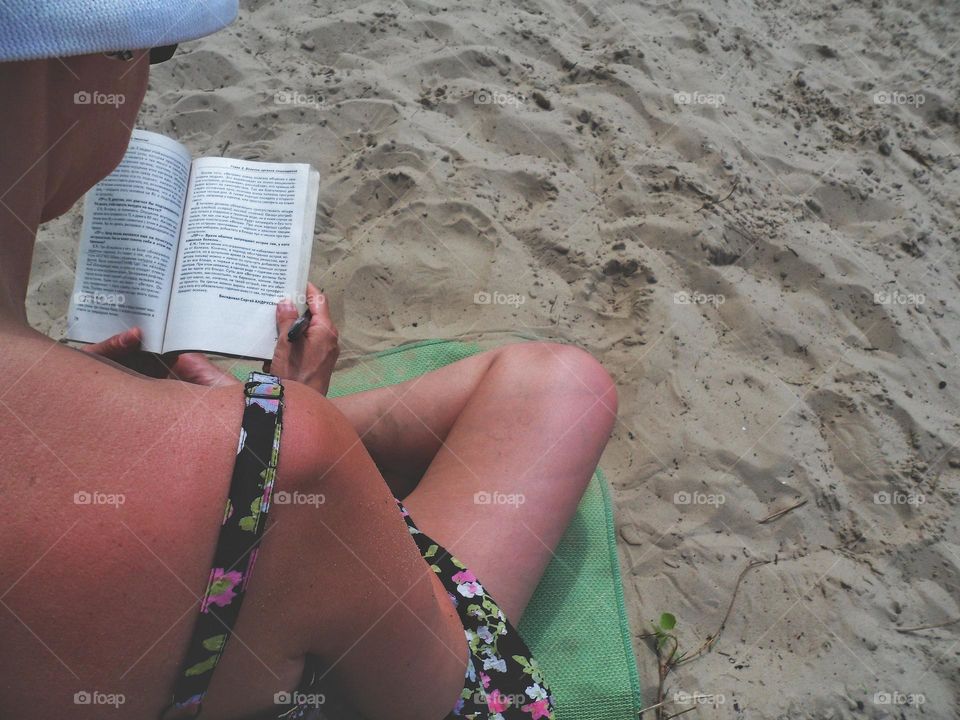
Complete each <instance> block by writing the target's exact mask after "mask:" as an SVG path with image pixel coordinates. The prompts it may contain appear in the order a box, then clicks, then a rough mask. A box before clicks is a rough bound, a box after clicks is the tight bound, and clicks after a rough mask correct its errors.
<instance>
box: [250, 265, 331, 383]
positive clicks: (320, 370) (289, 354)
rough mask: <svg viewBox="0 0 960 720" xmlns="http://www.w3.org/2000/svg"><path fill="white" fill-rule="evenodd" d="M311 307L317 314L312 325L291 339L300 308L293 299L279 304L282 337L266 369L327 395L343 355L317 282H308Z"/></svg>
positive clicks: (278, 316)
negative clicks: (332, 377)
mask: <svg viewBox="0 0 960 720" xmlns="http://www.w3.org/2000/svg"><path fill="white" fill-rule="evenodd" d="M307 307H308V308H310V313H311V315H312V316H313V317H311V318H310V324H309V325H307V328H306V331H305V332H304V333H303V334H302V335H301V336H300V337H299V338H297V339H296V340H294V341H292V342H291V341H290V340H288V339H287V332H288V331H289V330H290V326H291V325H293V323H294V321H296V319H297V317H299V316H298V314H297V308H296V306H294V304H293V303H292V302H290V301H289V300H284V301H283V302H281V303H279V304H278V305H277V328H278V329H279V331H280V339H279V340H277V347H276V349H275V350H274V351H273V360H272V361H271V362H270V366H269V368H267V367H266V365H265V366H264V371H265V372H267V371H268V372H271V373H273V374H274V375H277V376H278V377H280V378H282V379H286V380H296V381H297V382H302V383H303V384H305V385H309V386H310V387H312V388H313V389H314V390H316V391H317V392H319V393H320V394H321V395H326V394H327V390H329V389H330V376H331V375H333V368H334V366H335V365H336V364H337V357H338V356H339V355H340V345H339V333H338V332H337V328H336V326H335V325H334V324H333V321H332V320H331V319H330V308H329V306H328V304H327V299H326V297H324V296H323V294H322V293H321V292H320V291H319V290H317V288H316V286H315V285H314V284H313V283H307Z"/></svg>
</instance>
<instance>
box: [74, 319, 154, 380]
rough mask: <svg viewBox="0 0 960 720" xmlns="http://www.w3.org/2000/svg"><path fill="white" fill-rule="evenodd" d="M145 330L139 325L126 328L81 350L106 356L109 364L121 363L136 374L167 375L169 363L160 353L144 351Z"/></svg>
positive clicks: (120, 364) (125, 368) (121, 365)
mask: <svg viewBox="0 0 960 720" xmlns="http://www.w3.org/2000/svg"><path fill="white" fill-rule="evenodd" d="M142 344H143V331H142V330H141V329H140V328H138V327H133V328H130V329H129V330H124V331H123V332H122V333H117V334H116V335H114V336H113V337H110V338H107V339H106V340H104V341H103V342H98V343H93V344H91V345H85V346H84V347H82V348H81V350H82V351H83V352H85V353H88V354H90V355H95V356H97V357H100V358H105V359H106V360H108V361H110V362H109V363H108V364H116V365H119V366H120V367H121V368H122V369H124V370H126V371H128V372H131V373H133V374H136V375H146V376H147V377H152V378H165V377H167V373H168V369H167V365H166V364H165V363H164V361H163V360H161V358H160V356H159V355H155V354H153V353H148V352H144V351H143V350H142V349H141V346H142Z"/></svg>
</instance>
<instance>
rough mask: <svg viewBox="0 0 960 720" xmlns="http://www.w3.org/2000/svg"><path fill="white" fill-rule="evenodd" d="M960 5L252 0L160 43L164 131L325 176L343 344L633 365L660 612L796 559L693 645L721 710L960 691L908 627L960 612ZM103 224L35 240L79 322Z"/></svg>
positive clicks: (615, 369) (953, 655) (633, 574)
mask: <svg viewBox="0 0 960 720" xmlns="http://www.w3.org/2000/svg"><path fill="white" fill-rule="evenodd" d="M958 24H960V6H957V5H956V4H952V3H949V2H921V1H917V0H912V1H911V0H901V1H900V2H889V1H887V0H877V1H875V2H872V3H866V2H858V3H842V4H828V3H823V2H816V3H807V2H798V3H786V4H780V3H777V4H774V3H770V2H768V1H766V0H761V1H759V2H743V1H741V0H730V1H729V2H722V3H721V2H716V3H706V2H691V3H683V4H681V3H676V2H666V3H653V2H636V3H622V2H614V3H603V2H600V3H598V4H596V5H591V4H588V3H585V2H562V1H561V0H524V1H523V2H519V3H511V2H502V1H500V0H496V1H494V2H489V3H463V2H448V3H444V4H441V3H432V2H419V1H417V2H414V1H412V0H411V1H410V2H388V1H387V0H373V1H371V2H365V3H356V2H338V3H333V2H326V1H322V2H308V1H307V0H286V1H285V2H282V3H281V2H273V3H267V2H262V1H258V2H248V3H245V6H244V8H243V11H242V13H241V18H240V20H239V21H238V22H237V23H236V24H235V25H233V26H232V27H231V28H230V29H229V30H227V31H225V32H222V33H220V34H219V35H217V36H216V37H213V38H209V39H207V40H204V41H201V42H197V43H191V44H189V45H187V46H185V47H184V48H182V49H181V51H180V55H179V56H178V58H177V59H176V60H175V61H174V62H172V63H169V64H168V65H166V66H162V67H158V68H156V69H155V71H154V73H153V76H152V81H151V89H150V92H149V94H148V97H147V101H146V104H145V107H144V111H143V114H142V118H141V125H142V126H143V127H145V128H147V129H152V130H157V131H159V132H163V133H166V134H170V135H173V136H175V137H177V138H179V139H180V140H182V141H184V142H185V143H186V144H187V145H188V146H189V147H190V148H191V150H193V151H194V152H195V153H196V154H197V155H203V154H208V155H209V154H221V153H225V154H227V155H230V156H234V157H243V158H251V159H266V160H278V161H280V160H289V161H303V162H310V163H312V164H313V165H314V166H316V167H317V168H318V169H319V170H320V171H321V173H322V176H323V180H322V190H321V209H320V213H319V216H318V225H317V235H316V242H315V247H314V255H313V257H314V260H313V272H312V277H313V279H314V281H316V282H317V283H318V284H320V285H321V286H322V287H323V288H324V289H325V290H326V292H328V293H329V294H330V295H331V296H332V302H333V310H334V315H335V318H336V320H337V322H338V323H339V325H340V327H341V331H342V339H343V343H344V357H345V363H347V364H349V362H350V358H353V357H356V356H358V355H360V354H362V353H365V352H370V351H374V350H379V349H383V348H387V347H390V346H393V345H397V344H399V343H403V342H407V341H412V340H417V339H422V338H432V337H455V336H457V337H470V338H474V337H479V338H481V339H483V340H484V341H485V342H499V341H501V340H504V339H509V338H510V337H511V335H510V334H511V333H513V332H516V331H521V332H524V333H526V334H528V335H532V336H537V337H541V338H547V339H553V340H559V341H565V342H572V343H577V344H580V345H582V346H584V347H586V348H588V349H590V350H591V351H592V352H593V353H595V354H596V355H597V357H599V358H600V359H601V360H602V361H603V362H604V363H605V364H606V366H607V367H608V368H609V369H610V371H611V373H612V374H613V376H614V377H615V378H616V380H617V382H618V385H619V388H620V399H621V413H620V419H619V423H618V425H617V428H616V431H615V433H614V436H613V439H612V441H611V443H610V446H609V448H608V450H607V452H606V454H605V456H604V459H603V466H604V467H605V469H606V471H607V474H608V476H609V478H610V480H611V482H612V484H613V487H614V496H615V502H616V511H617V524H618V537H619V542H620V550H621V560H622V566H623V571H624V581H625V586H626V587H625V589H626V597H627V603H628V607H629V612H630V615H631V621H632V623H633V628H634V632H635V634H636V635H640V634H641V633H642V632H644V630H645V628H646V627H647V626H648V624H649V621H650V620H651V619H653V618H655V617H658V616H659V615H660V613H661V612H664V611H669V612H672V613H673V614H675V615H676V617H677V618H678V626H677V630H676V633H677V636H678V638H679V641H680V645H681V649H688V650H693V649H695V648H696V647H697V646H699V645H700V643H702V642H703V641H704V640H705V639H706V638H707V636H708V635H710V634H711V633H715V632H716V630H717V627H718V626H719V624H720V621H721V619H722V617H723V615H724V612H725V611H726V609H727V606H728V604H729V602H730V598H731V595H732V593H733V590H734V586H735V583H736V580H737V576H738V574H739V573H740V571H741V570H742V569H743V568H744V567H745V566H746V565H747V563H748V562H749V561H750V560H751V559H766V560H774V562H772V563H770V564H767V565H763V566H760V567H757V568H755V569H754V570H752V571H750V573H749V574H747V575H746V576H745V578H744V580H743V583H742V584H741V586H740V588H739V592H738V594H737V597H736V601H735V603H734V605H733V608H732V611H731V612H730V616H729V620H728V621H727V624H726V626H725V629H724V631H723V634H722V636H721V637H720V639H719V641H718V642H717V644H716V646H715V648H714V650H713V652H712V653H710V654H708V655H706V656H704V657H702V658H700V659H698V660H696V661H694V662H692V663H689V664H687V665H685V666H683V667H682V668H681V669H680V670H679V671H678V672H677V673H676V674H674V675H671V677H670V679H669V681H668V683H667V697H668V698H669V699H671V700H673V699H674V694H675V693H676V692H678V691H680V692H686V693H703V694H705V695H706V696H707V697H706V698H705V701H704V702H703V703H701V705H700V709H699V710H697V711H696V712H695V713H690V714H689V717H697V716H702V717H721V718H726V717H749V718H778V717H791V718H841V717H858V718H859V717H871V718H872V717H877V718H881V717H892V716H894V715H896V716H897V717H900V716H901V713H903V716H905V717H914V716H918V715H920V714H923V715H924V716H925V717H935V718H951V717H956V709H955V706H954V704H955V702H956V697H957V694H958V692H960V682H958V680H957V678H958V677H960V672H958V669H960V668H958V665H960V663H958V654H960V624H955V625H952V626H948V627H943V628H938V629H933V630H923V631H917V632H913V633H898V632H897V631H896V629H897V628H898V627H900V628H903V627H909V626H918V625H924V624H932V623H941V622H944V621H947V620H951V619H954V618H957V617H960V594H958V588H960V577H958V576H960V534H958V529H960V519H958V514H957V511H956V509H957V501H958V490H960V449H958V448H957V443H958V441H960V424H958V417H960V415H958V405H960V402H958V398H960V393H958V392H957V389H958V388H960V372H958V369H957V358H956V349H957V347H958V343H960V322H958V301H957V297H958V293H960V276H958V271H960V230H958V214H960V213H958V207H960V204H958V198H960V181H958V172H957V167H958V163H960V155H958V150H960V147H958V135H960V133H958V125H960V120H958V109H957V104H956V102H957V100H956V99H957V90H958V85H960V80H958V77H960V76H958V73H957V56H958V53H960V33H958V31H957V29H956V28H957V27H958ZM79 221H80V216H79V213H78V212H77V211H76V210H75V211H74V212H71V213H70V214H69V215H68V216H66V217H64V218H62V219H60V220H58V221H56V222H54V223H51V224H50V225H49V226H48V227H46V228H45V229H44V231H43V233H42V235H41V240H42V241H41V242H40V243H39V244H38V246H37V250H36V257H35V267H34V275H33V282H32V286H31V294H30V308H29V315H30V319H31V321H32V322H33V323H34V325H35V326H36V327H38V328H40V329H42V330H44V331H47V332H49V333H51V335H53V336H55V337H59V335H60V334H61V333H62V332H63V328H64V313H65V311H66V307H67V302H68V295H69V293H70V292H71V288H72V284H73V273H72V270H73V265H74V263H75V256H76V238H77V234H78V230H79ZM883 493H886V495H884V494H883ZM687 501H689V502H687ZM801 501H805V504H804V505H802V506H800V507H797V508H796V509H794V510H792V511H790V512H789V513H787V514H785V515H783V516H782V517H780V518H778V519H775V520H772V521H769V522H766V523H764V522H762V521H763V520H764V519H765V518H767V517H768V516H769V515H771V514H772V513H774V512H776V511H778V510H780V509H784V508H787V507H790V506H792V505H794V504H795V503H798V502H801ZM635 649H636V653H637V657H638V659H639V662H640V667H641V675H642V680H643V686H644V691H645V695H646V697H647V698H648V701H651V700H650V699H651V698H653V697H654V696H655V694H656V659H655V657H654V654H653V652H652V650H651V648H650V646H649V645H648V644H647V643H646V641H644V640H642V639H640V638H637V639H636V641H635ZM709 696H713V697H709ZM921 700H922V703H921ZM687 707H689V705H688V704H683V703H679V704H672V705H671V706H670V708H669V710H668V712H680V711H681V710H683V709H686V708H687Z"/></svg>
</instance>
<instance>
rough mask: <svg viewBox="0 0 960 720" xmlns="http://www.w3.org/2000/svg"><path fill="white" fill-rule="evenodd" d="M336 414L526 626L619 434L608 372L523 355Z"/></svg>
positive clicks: (512, 351)
mask: <svg viewBox="0 0 960 720" xmlns="http://www.w3.org/2000/svg"><path fill="white" fill-rule="evenodd" d="M335 402H336V404H337V405H338V407H339V408H340V409H341V411H342V412H344V414H345V415H346V416H347V417H348V419H349V420H350V421H351V423H353V425H354V427H355V428H356V429H357V431H358V433H359V434H360V436H361V437H363V440H364V444H365V445H366V446H367V448H368V450H369V451H370V454H371V455H372V456H373V457H374V459H375V460H376V461H377V463H378V465H380V467H381V469H382V470H384V471H385V473H384V474H385V475H387V474H389V475H390V477H391V478H393V480H392V482H393V484H394V490H395V491H396V490H398V489H399V490H400V491H401V492H402V491H409V495H408V496H407V497H406V499H405V500H404V503H405V505H406V506H407V508H408V509H409V511H410V514H411V516H412V517H413V518H414V520H415V521H416V523H417V525H418V526H419V527H420V529H421V530H423V531H424V532H425V533H427V534H428V535H430V536H431V537H433V538H434V539H435V540H436V541H437V542H439V543H440V544H442V545H444V546H445V547H446V548H447V549H448V550H449V551H450V552H451V553H453V554H454V555H456V556H457V557H459V558H460V559H461V560H462V561H463V562H464V563H465V564H466V565H467V566H468V567H469V568H471V570H473V571H474V572H475V573H476V575H477V577H479V578H480V580H481V582H483V583H484V585H485V586H486V587H487V589H488V590H489V591H490V593H491V595H492V596H493V597H494V598H495V599H496V600H497V602H498V603H499V604H500V606H501V607H502V608H503V610H504V612H505V613H506V614H507V616H508V617H509V618H510V619H511V620H512V621H513V622H517V621H518V620H519V617H520V615H521V613H522V612H523V609H524V608H525V607H526V604H527V601H528V600H529V599H530V595H531V594H532V593H533V590H534V589H535V588H536V585H537V583H538V582H539V579H540V577H541V575H542V574H543V571H544V569H545V568H546V565H547V563H548V562H549V560H550V558H551V555H552V553H553V550H554V548H556V546H557V543H558V542H559V541H560V538H561V536H562V534H563V532H564V530H565V528H566V526H567V524H568V522H569V520H570V518H571V517H572V515H573V513H574V511H575V510H576V507H577V504H578V502H579V500H580V497H581V495H582V493H583V490H584V488H585V487H586V485H587V483H588V482H589V480H590V477H591V475H592V473H593V470H594V468H595V467H596V464H597V462H598V460H599V458H600V454H601V452H602V451H603V448H604V446H605V445H606V442H607V439H608V437H609V434H610V430H611V428H612V427H613V423H614V421H615V416H616V390H615V388H614V386H613V382H612V381H611V379H610V377H609V375H608V374H607V373H606V371H604V369H603V368H602V367H601V366H600V365H599V363H597V361H596V360H594V359H593V358H592V357H591V356H590V355H588V354H587V353H585V352H584V351H582V350H579V349H577V348H575V347H572V346H566V345H555V344H548V343H523V344H517V345H508V346H505V347H502V348H498V349H497V350H492V351H490V352H487V353H483V354H481V355H477V356H474V357H472V358H467V359H465V360H461V361H459V362H457V363H454V364H452V365H449V366H447V367H445V368H442V369H440V370H437V371H435V372H433V373H429V374H427V375H424V376H422V377H420V378H416V379H414V380H411V381H408V382H406V383H402V384H400V385H396V386H393V387H389V388H383V389H381V390H375V391H370V392H367V393H359V394H357V395H354V396H349V397H346V398H341V399H340V400H337V401H335ZM404 466H406V467H407V468H408V469H410V470H411V471H409V472H407V473H402V472H399V470H401V469H402V468H404ZM421 474H422V479H421V480H420V482H419V484H416V485H415V487H414V488H413V489H412V490H409V488H410V486H411V484H412V483H413V482H415V480H416V477H417V476H419V475H421Z"/></svg>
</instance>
